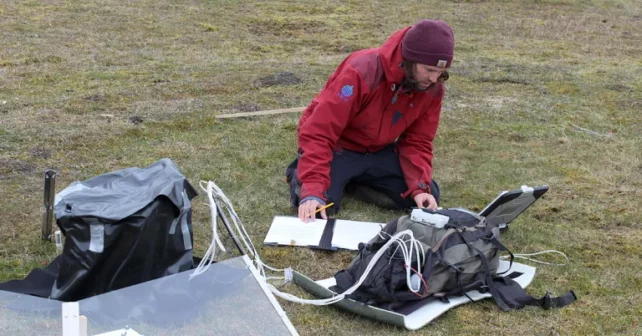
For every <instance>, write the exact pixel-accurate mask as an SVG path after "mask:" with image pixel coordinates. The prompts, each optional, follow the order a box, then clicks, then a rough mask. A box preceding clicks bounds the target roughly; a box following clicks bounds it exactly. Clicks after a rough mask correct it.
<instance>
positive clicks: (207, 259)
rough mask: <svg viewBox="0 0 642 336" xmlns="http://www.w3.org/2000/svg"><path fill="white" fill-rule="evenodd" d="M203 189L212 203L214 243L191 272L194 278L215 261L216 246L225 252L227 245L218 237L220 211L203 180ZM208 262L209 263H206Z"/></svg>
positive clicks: (191, 276) (210, 190) (201, 185)
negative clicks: (217, 225)
mask: <svg viewBox="0 0 642 336" xmlns="http://www.w3.org/2000/svg"><path fill="white" fill-rule="evenodd" d="M199 185H200V187H201V189H203V191H205V192H207V199H208V201H209V204H210V215H211V216H212V241H213V242H212V244H210V246H209V248H208V249H207V251H206V252H205V255H204V256H203V259H201V262H200V263H199V264H198V266H196V269H195V270H194V272H192V274H190V276H189V278H190V279H192V278H193V277H195V276H197V275H199V274H202V273H204V272H206V271H207V270H208V269H209V267H210V265H211V264H212V262H213V261H214V258H215V257H216V246H217V245H218V247H220V248H221V250H222V251H223V252H225V246H224V245H223V243H222V242H221V239H220V238H219V237H218V231H217V230H216V222H217V220H218V217H217V216H218V211H217V209H216V206H215V204H214V197H213V195H212V189H211V188H209V187H208V188H204V187H203V181H201V183H200V184H199ZM206 263H207V264H206Z"/></svg>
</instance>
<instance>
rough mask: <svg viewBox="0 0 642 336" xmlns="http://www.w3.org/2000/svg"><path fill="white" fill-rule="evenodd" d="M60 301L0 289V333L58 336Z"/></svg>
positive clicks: (25, 335)
mask: <svg viewBox="0 0 642 336" xmlns="http://www.w3.org/2000/svg"><path fill="white" fill-rule="evenodd" d="M61 334H62V303H61V302H60V301H55V300H49V299H43V298H39V297H35V296H31V295H23V294H16V293H11V292H5V291H0V335H12V336H32V335H43V336H49V335H51V336H54V335H55V336H60V335H61Z"/></svg>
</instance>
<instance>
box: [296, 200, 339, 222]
mask: <svg viewBox="0 0 642 336" xmlns="http://www.w3.org/2000/svg"><path fill="white" fill-rule="evenodd" d="M333 205H334V203H328V204H327V205H324V204H322V203H320V202H319V201H317V200H314V199H311V200H308V201H305V202H303V203H301V204H300V205H299V218H300V219H301V221H302V222H308V221H309V220H314V218H315V217H316V214H317V213H319V212H321V218H323V219H328V216H327V215H326V212H325V210H326V209H327V208H329V207H331V206H333Z"/></svg>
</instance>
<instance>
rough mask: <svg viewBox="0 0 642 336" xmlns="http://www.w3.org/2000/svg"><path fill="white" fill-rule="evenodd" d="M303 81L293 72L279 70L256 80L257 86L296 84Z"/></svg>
mask: <svg viewBox="0 0 642 336" xmlns="http://www.w3.org/2000/svg"><path fill="white" fill-rule="evenodd" d="M301 82H303V81H302V80H301V78H299V77H298V76H297V75H295V74H294V73H292V72H279V73H277V74H275V75H269V76H265V77H261V78H259V79H257V80H256V81H255V82H254V85H255V86H258V87H267V86H276V85H296V84H299V83H301Z"/></svg>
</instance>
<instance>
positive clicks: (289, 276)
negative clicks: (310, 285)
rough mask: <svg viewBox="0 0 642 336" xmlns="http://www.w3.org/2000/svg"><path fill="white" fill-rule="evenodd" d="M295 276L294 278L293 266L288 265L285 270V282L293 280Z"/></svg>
mask: <svg viewBox="0 0 642 336" xmlns="http://www.w3.org/2000/svg"><path fill="white" fill-rule="evenodd" d="M293 278H294V273H293V270H292V267H286V268H285V269H284V270H283V283H284V284H286V283H288V282H292V279H293Z"/></svg>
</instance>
